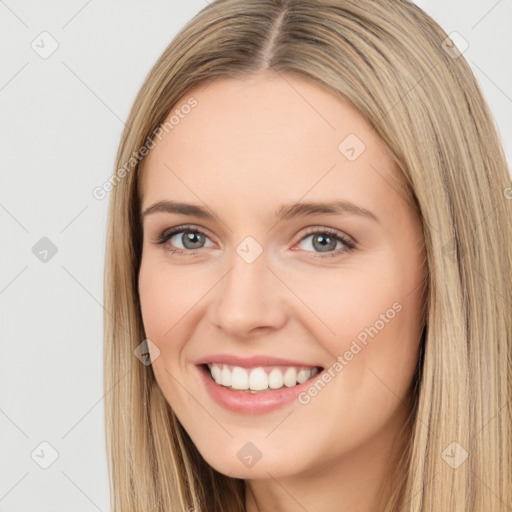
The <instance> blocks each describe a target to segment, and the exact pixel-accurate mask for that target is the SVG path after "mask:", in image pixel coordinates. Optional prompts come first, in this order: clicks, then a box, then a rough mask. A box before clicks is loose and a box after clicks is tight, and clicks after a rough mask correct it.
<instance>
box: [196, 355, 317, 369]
mask: <svg viewBox="0 0 512 512" xmlns="http://www.w3.org/2000/svg"><path fill="white" fill-rule="evenodd" d="M208 363H225V364H228V365H230V366H240V367H242V368H253V367H257V366H297V367H305V368H316V367H319V368H323V367H322V366H321V365H317V364H311V363H305V362H304V361H297V360H292V359H284V358H281V357H272V356H266V355H261V356H251V357H240V356H235V355H233V354H212V355H209V356H204V357H201V358H200V359H198V360H197V361H195V364H196V365H200V364H208Z"/></svg>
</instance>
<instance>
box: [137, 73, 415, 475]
mask: <svg viewBox="0 0 512 512" xmlns="http://www.w3.org/2000/svg"><path fill="white" fill-rule="evenodd" d="M192 98H193V99H192ZM187 102H188V104H189V105H191V104H193V105H194V107H193V108H182V109H181V110H180V112H181V115H180V116H177V117H176V113H175V109H180V106H183V105H186V104H187ZM175 109H173V113H172V115H174V116H175V117H174V120H173V121H171V122H170V123H169V125H168V126H172V129H168V130H167V131H168V133H163V136H162V137H161V139H162V140H158V139H155V143H156V144H155V146H153V148H152V149H151V151H150V153H149V154H148V156H147V158H146V160H145V162H144V172H143V180H142V182H141V185H142V188H141V191H142V203H141V204H142V208H141V210H142V211H141V214H142V213H144V215H143V231H144V236H143V253H142V262H141V267H140V274H139V292H140V300H141V310H142V317H143V322H144V328H145V333H146V337H147V338H148V339H149V340H151V343H150V352H151V354H152V359H153V371H154V375H155V377H156V380H157V383H158V385H159V387H160V388H161V391H162V393H163V395H164V396H165V398H166V400H167V401H168V402H169V404H170V405H171V407H172V408H173V410H174V411H175V413H176V415H177V416H178V419H179V420H180V422H181V424H182V425H183V427H184V428H185V430H186V431H187V432H188V434H189V435H190V437H191V439H192V441H193V442H194V443H195V445H196V446H197V448H198V450H199V451H200V453H201V454H202V456H203V457H204V459H205V460H206V461H207V462H208V463H209V464H210V465H211V466H213V467H214V468H215V469H217V470H218V471H220V472H221V473H224V474H226V475H230V476H233V477H238V478H246V479H251V478H254V479H259V478H268V475H269V474H270V475H272V476H274V477H279V476H291V475H298V474H302V475H306V474H308V472H315V471H319V470H321V469H324V468H326V467H336V466H340V467H341V466H342V465H343V464H348V461H355V460H356V459H357V460H360V461H362V460H363V459H364V457H363V458H361V457H362V454H369V453H370V452H371V453H372V454H373V455H372V456H373V457H375V456H377V457H378V456H379V455H378V452H379V450H380V452H382V453H383V450H386V449H387V448H386V447H388V446H389V444H390V442H391V440H392V439H393V436H394V435H395V434H396V432H397V431H398V429H399V428H400V426H401V425H402V424H403V421H404V418H405V415H406V413H407V412H408V411H407V410H406V408H405V406H404V404H405V398H406V396H407V394H408V391H409V387H410V384H411V380H412V377H413V374H414V369H415V366H416V363H417V359H418V349H419V343H420V337H421V317H422V306H423V303H422V286H421V284H422V281H423V277H424V268H423V258H424V253H423V238H422V229H421V224H420V221H419V219H418V216H417V214H416V212H415V210H414V208H413V206H412V202H411V201H409V200H408V199H407V197H406V196H405V195H404V194H402V193H401V192H400V191H399V188H398V187H397V185H396V184H397V183H398V180H399V175H398V171H397V169H396V168H395V166H394V163H393V161H392V159H391V157H390V156H389V154H388V153H387V151H386V148H385V146H384V145H383V143H382V142H381V141H380V139H378V137H377V136H376V135H375V132H373V131H372V130H371V128H370V126H369V124H368V123H367V122H366V121H365V119H364V118H363V117H362V116H361V115H360V114H359V113H358V111H357V110H355V109H354V108H353V107H351V106H350V105H349V104H348V103H345V102H344V101H342V100H341V99H340V98H339V97H338V96H335V95H334V94H333V93H331V92H330V91H329V90H327V89H325V88H323V87H322V86H321V85H317V84H315V83H313V82H311V81H308V80H305V79H299V78H296V77H287V78H286V80H284V79H283V78H282V77H280V76H275V75H272V74H260V75H257V76H255V77H253V78H251V79H248V80H243V81H242V80H238V79H228V78H226V79H224V78H222V79H216V80H214V81H213V82H211V83H210V84H209V85H207V86H205V85H202V86H200V87H197V88H195V89H194V90H191V91H190V92H189V93H187V94H186V95H185V96H184V97H183V98H182V99H180V101H178V103H177V105H176V107H175ZM178 118H179V120H178V121H177V119H178ZM170 119H171V118H170V117H169V120H170ZM177 203H186V204H187V205H192V206H191V207H183V206H182V207H176V204H177ZM334 203H336V205H334ZM306 204H307V205H306ZM327 204H329V205H327ZM173 205H174V206H173ZM314 205H316V206H314ZM319 205H320V206H319ZM322 205H323V206H322ZM326 205H327V206H326ZM211 363H215V364H211ZM208 364H210V367H209V366H208ZM210 368H211V369H210ZM315 372H318V373H316V374H315ZM210 373H212V374H213V376H214V377H215V380H216V381H218V383H217V382H216V381H215V380H214V379H213V377H211V376H210ZM247 386H249V389H244V388H247ZM376 454H377V455H376ZM359 455H361V457H359ZM367 456H368V455H367ZM358 457H359V458H358ZM382 457H384V455H382ZM354 463H355V462H354Z"/></svg>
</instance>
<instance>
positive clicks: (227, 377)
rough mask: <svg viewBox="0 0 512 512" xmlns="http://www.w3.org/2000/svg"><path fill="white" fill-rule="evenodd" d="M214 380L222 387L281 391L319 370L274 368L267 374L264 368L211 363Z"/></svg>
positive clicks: (300, 382) (209, 366) (299, 382)
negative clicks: (283, 370)
mask: <svg viewBox="0 0 512 512" xmlns="http://www.w3.org/2000/svg"><path fill="white" fill-rule="evenodd" d="M208 368H210V372H211V375H212V377H213V380H214V381H215V382H216V383H217V384H220V385H221V386H226V387H230V386H231V388H232V389H239V390H251V391H264V390H266V389H269V388H270V389H280V388H282V387H283V386H285V387H287V388H291V387H293V386H296V385H297V384H302V383H303V382H305V381H307V380H308V379H309V378H311V377H313V376H314V375H316V374H317V373H318V368H295V367H294V366H289V367H288V368H286V371H285V372H284V374H283V372H282V371H281V368H272V370H271V371H270V372H269V373H268V374H267V372H266V371H265V369H264V368H262V367H258V368H252V369H250V370H248V369H246V368H242V367H240V366H233V367H229V366H228V365H226V364H217V363H210V364H209V365H208ZM230 368H231V369H230Z"/></svg>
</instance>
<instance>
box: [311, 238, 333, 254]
mask: <svg viewBox="0 0 512 512" xmlns="http://www.w3.org/2000/svg"><path fill="white" fill-rule="evenodd" d="M322 239H323V240H330V241H331V243H330V244H329V242H325V243H324V242H321V240H322ZM316 242H319V243H320V246H319V247H318V248H319V249H320V252H326V250H325V249H334V248H335V246H336V240H334V238H333V237H330V236H324V235H317V236H315V237H314V239H313V245H314V246H315V243H316ZM333 242H334V246H333ZM315 247H316V246H315Z"/></svg>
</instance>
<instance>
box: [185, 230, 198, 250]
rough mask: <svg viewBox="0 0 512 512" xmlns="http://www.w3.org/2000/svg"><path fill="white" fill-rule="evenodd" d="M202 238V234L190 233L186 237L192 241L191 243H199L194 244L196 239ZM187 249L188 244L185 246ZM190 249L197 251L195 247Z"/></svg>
mask: <svg viewBox="0 0 512 512" xmlns="http://www.w3.org/2000/svg"><path fill="white" fill-rule="evenodd" d="M196 237H197V238H200V237H201V233H188V235H185V240H186V241H190V242H191V243H198V241H195V242H194V238H196ZM184 245H185V247H186V244H184ZM189 248H190V249H195V247H189Z"/></svg>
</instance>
